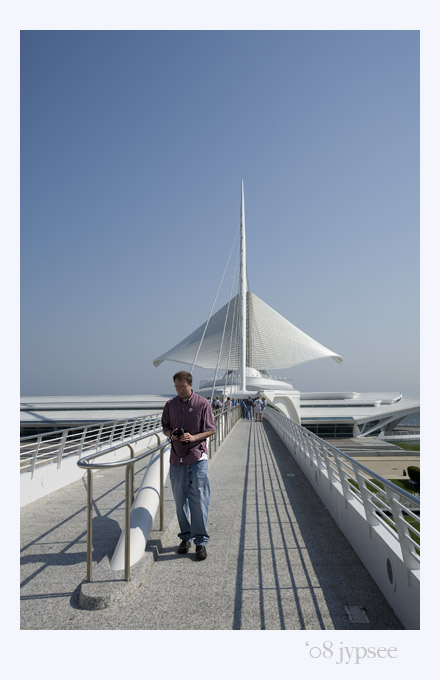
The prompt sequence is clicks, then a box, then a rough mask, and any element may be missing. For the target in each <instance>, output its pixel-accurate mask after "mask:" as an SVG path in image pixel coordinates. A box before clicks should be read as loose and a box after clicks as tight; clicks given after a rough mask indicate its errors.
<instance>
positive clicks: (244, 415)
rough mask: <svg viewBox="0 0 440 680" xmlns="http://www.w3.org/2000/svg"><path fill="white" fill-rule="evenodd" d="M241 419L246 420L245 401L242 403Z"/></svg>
mask: <svg viewBox="0 0 440 680" xmlns="http://www.w3.org/2000/svg"><path fill="white" fill-rule="evenodd" d="M240 408H241V417H242V418H246V402H245V400H244V399H242V400H241V401H240Z"/></svg>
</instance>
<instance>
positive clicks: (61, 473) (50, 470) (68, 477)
mask: <svg viewBox="0 0 440 680" xmlns="http://www.w3.org/2000/svg"><path fill="white" fill-rule="evenodd" d="M164 439H165V437H164V435H161V441H164ZM157 443H158V441H157V437H156V435H150V436H149V437H146V438H145V439H142V440H140V441H138V442H134V443H133V444H132V446H133V450H134V452H135V455H139V454H140V453H143V452H144V451H146V450H147V449H148V448H153V447H154V446H156V445H157ZM82 455H83V456H84V455H85V454H82ZM129 457H130V449H129V448H128V446H123V447H121V448H120V449H119V450H118V451H114V452H113V453H109V454H108V455H107V456H101V457H100V458H98V459H97V461H96V462H98V463H110V462H112V461H117V460H123V459H124V458H129ZM79 458H80V457H79V456H78V455H76V454H73V455H71V456H66V457H65V458H63V459H62V461H61V465H60V467H59V468H58V465H57V463H49V464H48V465H41V466H38V467H36V468H35V470H34V472H33V473H32V472H22V473H21V474H20V507H23V506H25V505H29V503H33V501H37V500H38V499H39V498H43V497H44V496H47V495H48V494H50V493H53V492H54V491H59V489H62V488H63V487H64V486H67V484H72V482H76V481H78V479H82V477H85V476H86V474H87V473H86V471H85V470H83V469H81V468H79V467H78V466H77V462H78V460H79ZM147 461H148V459H146V461H145V462H147Z"/></svg>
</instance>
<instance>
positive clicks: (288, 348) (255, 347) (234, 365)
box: [153, 182, 342, 422]
mask: <svg viewBox="0 0 440 680" xmlns="http://www.w3.org/2000/svg"><path fill="white" fill-rule="evenodd" d="M325 357H330V358H332V359H334V360H335V361H337V362H338V363H341V362H342V357H341V356H339V354H336V353H335V352H332V350H331V349H328V348H327V347H324V345H321V344H320V343H319V342H317V341H316V340H314V339H313V338H311V337H310V335H307V334H306V333H304V332H303V331H301V330H300V329H299V328H297V327H296V326H294V325H293V324H292V323H290V321H287V319H285V318H284V317H283V316H281V314H278V312H276V311H275V310H274V309H272V307H269V305H267V304H266V303H265V302H263V300H260V298H259V297H257V296H256V295H254V294H253V293H251V292H250V291H249V290H248V289H247V276H246V233H245V211H244V187H243V182H242V183H241V210H240V275H239V292H238V294H237V295H236V296H235V297H234V298H232V299H231V300H230V301H229V303H228V304H226V305H224V307H222V308H221V309H219V311H218V312H216V314H214V315H213V316H211V317H210V318H209V320H208V322H207V323H204V324H203V325H202V326H200V327H199V328H197V329H196V330H195V331H194V332H193V333H191V334H190V335H188V337H186V338H185V339H184V340H182V341H181V342H179V344H178V345H176V346H175V347H173V348H172V349H170V350H168V352H165V354H161V356H160V357H158V358H157V359H155V360H154V361H153V363H154V365H155V366H159V364H161V363H162V362H163V361H176V362H178V363H180V364H190V365H191V366H193V365H194V366H198V367H199V368H207V369H211V370H213V369H215V377H214V380H205V381H202V382H201V383H200V389H199V393H200V394H204V395H205V396H208V397H209V396H211V397H212V396H213V395H214V390H215V389H216V386H217V389H218V390H223V395H226V394H235V395H236V396H237V395H241V396H244V395H246V394H247V395H249V394H254V395H255V394H263V393H264V395H265V397H266V399H267V401H268V403H269V404H270V405H272V406H274V407H275V408H277V409H278V410H279V411H281V412H282V413H284V414H285V415H286V416H288V417H289V418H292V419H293V420H295V421H296V422H300V415H299V413H300V393H299V392H298V390H295V388H294V387H292V385H291V384H290V383H289V382H288V381H287V380H284V379H278V378H273V377H271V376H270V374H269V371H270V370H271V369H278V368H292V367H293V366H299V365H300V364H304V363H306V362H307V361H313V360H314V359H322V358H325ZM218 369H221V370H225V374H224V376H223V377H222V378H220V379H217V371H218ZM231 375H235V384H233V383H232V378H231V383H230V384H228V380H229V376H231Z"/></svg>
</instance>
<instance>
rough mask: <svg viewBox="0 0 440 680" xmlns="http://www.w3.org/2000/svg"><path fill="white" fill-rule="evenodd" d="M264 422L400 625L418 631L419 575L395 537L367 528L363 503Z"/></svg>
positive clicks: (271, 419) (273, 418)
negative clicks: (348, 497) (346, 494)
mask: <svg viewBox="0 0 440 680" xmlns="http://www.w3.org/2000/svg"><path fill="white" fill-rule="evenodd" d="M268 411H270V410H268ZM267 420H268V421H269V422H270V424H271V425H272V427H273V428H274V430H275V432H276V433H277V434H278V436H279V437H280V439H281V440H282V441H283V443H284V444H285V446H286V448H287V449H288V450H289V451H290V453H291V454H292V455H293V457H294V459H295V461H296V462H297V463H298V465H299V466H300V468H301V470H302V471H303V473H304V474H305V476H306V477H307V479H308V480H309V482H310V484H311V485H312V487H313V488H314V490H315V491H316V493H317V494H318V496H319V497H320V498H321V500H322V501H323V503H324V504H325V506H326V508H327V510H328V511H329V512H330V514H331V515H332V517H333V519H334V520H335V522H336V524H337V525H338V526H339V528H340V529H341V531H342V532H343V533H344V535H345V536H346V538H347V539H348V541H349V542H350V544H351V545H352V547H353V549H354V550H355V551H356V553H357V554H358V555H359V557H360V559H361V561H362V562H363V564H364V565H365V567H366V568H367V569H368V571H369V573H370V574H371V576H372V578H373V579H374V581H375V582H376V584H377V585H378V587H379V588H380V590H381V592H382V593H383V595H384V596H385V598H386V599H387V601H388V602H389V604H390V606H391V607H392V609H393V610H394V612H395V614H396V616H397V617H398V618H399V620H400V621H401V623H402V625H403V626H405V628H407V629H409V630H418V629H419V627H420V572H419V571H418V570H409V569H407V567H406V566H405V564H404V562H403V558H402V551H401V548H400V544H399V541H398V540H397V538H394V536H393V535H392V534H391V533H390V531H389V530H388V529H387V528H386V527H385V526H383V525H382V524H377V525H374V526H370V525H369V524H368V522H367V519H366V514H365V511H364V508H363V506H362V503H361V502H360V501H358V500H357V499H355V498H353V500H346V499H345V498H344V495H343V491H342V487H341V485H340V484H338V483H331V482H330V481H329V479H328V476H327V474H326V472H325V471H322V470H319V469H318V468H317V466H316V465H315V464H314V463H313V461H312V462H311V461H310V459H309V458H306V457H305V455H304V453H303V452H302V451H301V449H300V447H298V446H297V445H296V444H295V443H294V442H293V441H292V439H291V437H289V436H287V433H286V431H285V429H284V428H283V427H282V424H281V423H280V422H278V420H277V417H276V416H274V415H273V414H272V413H270V412H268V413H267Z"/></svg>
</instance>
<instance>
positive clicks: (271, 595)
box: [21, 409, 420, 630]
mask: <svg viewBox="0 0 440 680" xmlns="http://www.w3.org/2000/svg"><path fill="white" fill-rule="evenodd" d="M216 419H217V436H216V438H215V439H213V440H212V441H211V443H210V458H211V461H210V478H211V488H212V499H211V507H210V516H209V526H208V530H209V532H210V536H211V538H210V542H209V544H208V559H207V560H206V561H204V562H196V561H195V554H194V550H192V551H190V552H189V553H188V554H187V555H178V554H177V553H176V547H177V545H178V542H179V540H178V538H177V531H178V529H177V522H176V518H175V512H174V502H173V499H172V495H171V490H170V488H169V484H168V480H167V471H168V455H167V446H168V444H167V441H166V440H165V438H164V437H163V435H161V428H160V417H159V416H157V415H156V416H145V417H142V418H137V419H129V420H127V421H115V422H113V423H102V424H100V425H98V426H97V425H93V426H88V427H87V428H71V429H69V430H62V431H60V432H58V433H50V434H46V435H38V436H35V437H26V438H23V439H22V441H21V483H22V508H21V627H22V629H151V630H153V629H156V630H171V629H173V630H176V629H179V630H185V629H201V630H239V629H241V630H256V629H257V630H260V629H273V630H280V629H291V630H295V629H299V630H301V629H303V630H314V629H317V630H344V629H369V630H372V629H373V630H385V629H389V630H390V629H402V628H406V629H418V628H419V591H420V572H419V563H420V547H419V537H420V518H419V500H418V498H416V497H414V496H413V495H412V494H409V493H407V492H405V491H404V490H403V489H401V488H399V487H397V486H395V485H394V484H392V483H391V482H389V481H388V480H386V479H382V478H381V477H379V476H378V475H376V474H374V473H373V472H372V471H371V470H369V469H368V468H366V467H364V466H362V465H361V464H360V463H358V462H356V461H354V460H353V459H352V458H350V457H349V456H348V455H346V454H344V453H343V452H341V451H339V450H338V449H336V448H334V447H332V446H331V445H330V444H329V443H327V442H325V441H323V440H321V439H319V438H318V437H317V436H316V435H314V434H312V433H311V432H309V431H308V430H306V429H305V428H303V427H301V426H300V425H297V424H296V423H294V422H293V421H291V420H290V419H288V418H286V417H285V416H283V415H282V414H280V413H278V412H277V411H275V410H273V409H268V413H267V415H266V416H265V419H264V421H263V422H262V423H257V422H253V421H246V420H242V419H241V418H240V412H239V409H234V410H233V411H232V412H229V413H228V414H226V413H225V414H222V413H221V412H219V413H218V414H217V415H216ZM128 526H129V527H130V528H129V530H128V531H126V527H128ZM189 584H190V585H189Z"/></svg>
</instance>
